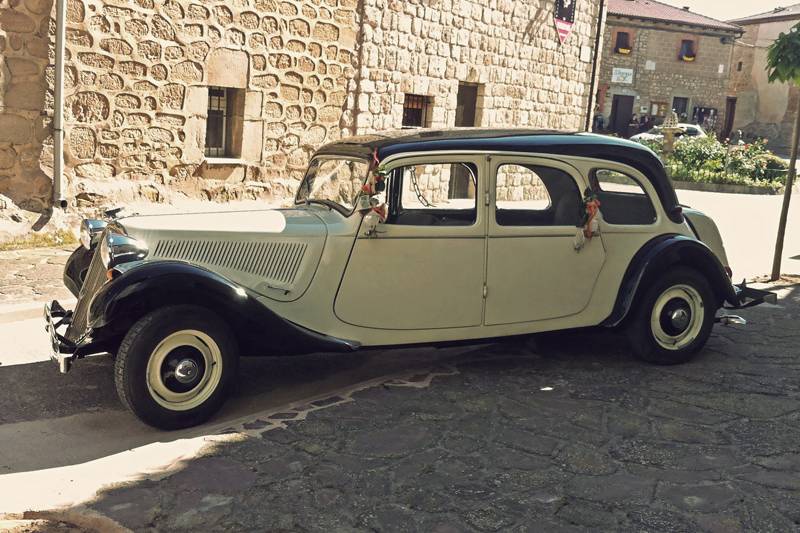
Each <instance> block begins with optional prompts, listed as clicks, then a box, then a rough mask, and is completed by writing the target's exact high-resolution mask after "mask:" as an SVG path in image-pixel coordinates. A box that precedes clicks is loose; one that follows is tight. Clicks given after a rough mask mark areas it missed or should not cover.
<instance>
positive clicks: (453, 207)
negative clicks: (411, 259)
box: [386, 163, 478, 226]
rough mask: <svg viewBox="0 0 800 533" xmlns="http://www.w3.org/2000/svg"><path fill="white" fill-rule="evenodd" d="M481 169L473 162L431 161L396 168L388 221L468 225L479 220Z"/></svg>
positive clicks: (399, 223)
mask: <svg viewBox="0 0 800 533" xmlns="http://www.w3.org/2000/svg"><path fill="white" fill-rule="evenodd" d="M477 185H478V169H477V167H476V166H475V165H474V164H473V163H430V164H419V165H408V166H404V167H400V168H398V169H395V170H394V171H393V172H392V177H391V182H390V185H389V187H390V193H391V194H390V199H389V217H388V219H387V221H386V223H387V224H398V225H405V226H469V225H472V224H474V223H475V221H476V220H477V214H478V210H477V200H476V196H477V195H476V194H475V192H476V191H477V190H478V187H477Z"/></svg>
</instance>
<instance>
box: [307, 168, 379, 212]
mask: <svg viewBox="0 0 800 533" xmlns="http://www.w3.org/2000/svg"><path fill="white" fill-rule="evenodd" d="M367 172H369V164H368V163H367V162H366V161H364V160H363V159H351V158H346V157H324V158H322V157H318V158H315V159H314V160H312V161H311V164H310V165H309V167H308V172H307V173H306V177H305V178H303V182H302V183H301V184H300V188H299V189H298V191H297V200H296V202H297V203H303V202H313V201H318V202H323V203H330V202H333V203H335V204H336V205H338V206H340V207H341V210H342V211H346V212H348V213H349V212H351V211H352V210H353V208H354V207H355V204H356V199H357V198H358V195H359V193H360V192H361V187H362V186H363V185H364V181H365V180H366V178H367Z"/></svg>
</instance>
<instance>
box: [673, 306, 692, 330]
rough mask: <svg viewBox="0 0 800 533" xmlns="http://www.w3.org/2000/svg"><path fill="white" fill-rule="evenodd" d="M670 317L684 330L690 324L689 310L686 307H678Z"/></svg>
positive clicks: (674, 324) (676, 326) (675, 325)
mask: <svg viewBox="0 0 800 533" xmlns="http://www.w3.org/2000/svg"><path fill="white" fill-rule="evenodd" d="M669 319H670V320H671V321H672V325H673V326H674V327H675V329H677V330H681V331H683V330H684V329H686V327H687V326H688V325H689V312H688V311H687V310H686V309H682V308H681V309H676V310H675V311H673V312H672V314H671V315H670V317H669Z"/></svg>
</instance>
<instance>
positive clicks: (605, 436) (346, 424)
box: [83, 287, 800, 532]
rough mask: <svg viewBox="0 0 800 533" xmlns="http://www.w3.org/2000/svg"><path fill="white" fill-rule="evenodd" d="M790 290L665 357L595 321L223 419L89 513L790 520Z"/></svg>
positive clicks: (261, 519) (211, 521)
mask: <svg viewBox="0 0 800 533" xmlns="http://www.w3.org/2000/svg"><path fill="white" fill-rule="evenodd" d="M799 301H800V292H798V291H797V288H794V287H792V288H789V290H788V291H787V292H784V297H783V299H782V300H781V307H778V308H776V307H761V308H756V309H752V310H747V311H745V312H744V313H743V314H744V315H745V316H746V317H747V318H748V319H749V320H750V324H749V325H748V326H746V327H743V328H722V327H719V326H718V327H716V328H715V333H714V335H713V337H712V339H711V341H710V343H709V345H708V348H707V349H706V350H705V351H704V352H703V353H702V354H701V355H700V356H699V358H698V359H696V360H695V361H694V362H692V363H690V364H686V365H683V366H677V367H655V366H648V365H646V364H642V363H638V362H636V361H634V360H632V359H631V357H630V356H629V354H628V353H627V350H626V349H625V348H624V343H622V342H621V339H620V338H619V337H617V336H616V335H614V334H610V333H602V332H578V333H571V334H566V335H561V336H557V337H556V338H555V341H556V342H548V346H557V348H548V347H539V348H535V349H533V350H532V349H531V347H530V344H525V343H511V342H506V343H500V344H494V345H491V346H488V347H483V348H479V349H473V350H471V351H469V350H467V351H465V352H463V353H462V354H461V355H458V356H456V357H455V358H454V359H453V360H452V362H451V364H449V365H446V366H445V367H443V368H439V369H436V371H437V372H438V374H437V375H435V376H431V375H428V376H426V375H421V376H419V380H422V381H421V385H420V384H419V383H418V384H417V385H418V386H409V385H414V381H415V379H413V378H412V379H411V380H410V382H409V381H403V382H396V381H395V382H387V383H384V384H383V385H381V386H377V387H373V388H369V389H366V390H363V391H361V392H357V393H355V394H353V395H352V398H348V397H337V398H332V399H331V400H330V401H328V402H321V403H317V404H315V405H311V406H305V409H303V408H298V409H296V410H289V411H288V412H285V413H280V414H275V415H273V416H270V417H268V419H266V420H254V421H251V422H250V423H248V424H245V425H244V426H243V427H242V428H231V431H237V430H240V431H242V433H243V434H246V435H249V436H248V437H246V438H244V439H243V440H241V441H239V442H235V443H227V444H223V445H221V446H219V447H217V448H216V449H214V450H213V451H211V452H210V453H209V454H207V455H206V456H204V457H201V458H199V459H196V460H194V461H191V462H189V463H188V464H186V465H185V467H184V468H183V469H181V470H180V471H179V472H177V473H176V474H174V475H172V476H170V477H167V478H165V479H161V480H143V481H141V482H138V483H134V484H129V485H124V486H120V487H116V488H113V489H111V490H107V491H105V492H104V493H102V494H101V495H100V496H99V498H98V499H97V500H96V501H95V502H93V503H92V504H91V505H90V506H89V509H88V510H91V511H93V512H97V513H100V514H101V515H103V516H104V517H108V518H111V519H113V520H116V521H117V522H119V523H120V524H122V525H124V526H125V527H128V528H131V529H134V530H143V531H148V530H152V531H155V530H160V531H167V530H169V531H193V530H200V529H202V530H204V531H219V530H243V531H252V530H262V531H263V530H278V531H365V530H377V531H439V532H450V531H501V530H502V531H573V530H574V531H578V530H595V531H597V530H627V531H698V530H700V531H702V530H705V531H720V532H721V531H725V532H728V531H798V530H800V353H798V346H799V345H798V340H800V332H798V330H797V326H796V323H797V318H798V313H799V312H800V304H799V303H798V302H799ZM426 378H427V379H429V380H430V385H429V386H426V385H427V382H426V381H425V379H426ZM431 378H432V379H431ZM86 511H87V509H83V512H86Z"/></svg>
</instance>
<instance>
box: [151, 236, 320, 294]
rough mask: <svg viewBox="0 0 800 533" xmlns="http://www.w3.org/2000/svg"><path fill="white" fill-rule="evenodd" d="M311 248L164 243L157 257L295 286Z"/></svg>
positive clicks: (302, 245)
mask: <svg viewBox="0 0 800 533" xmlns="http://www.w3.org/2000/svg"><path fill="white" fill-rule="evenodd" d="M307 247H308V246H307V245H306V244H305V243H302V242H288V241H272V242H264V241H242V242H232V241H210V240H197V241H195V240H162V241H159V242H158V244H157V245H156V248H155V251H154V252H153V257H154V258H158V259H177V260H180V261H187V262H189V263H195V264H198V265H205V266H210V267H221V268H226V269H230V270H238V271H240V272H245V273H248V274H252V275H254V276H257V277H259V278H264V279H269V280H273V281H274V282H276V283H279V284H283V285H291V284H293V283H294V281H295V277H296V276H297V272H298V270H299V269H300V265H301V263H302V262H303V257H304V256H305V253H306V248H307Z"/></svg>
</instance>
